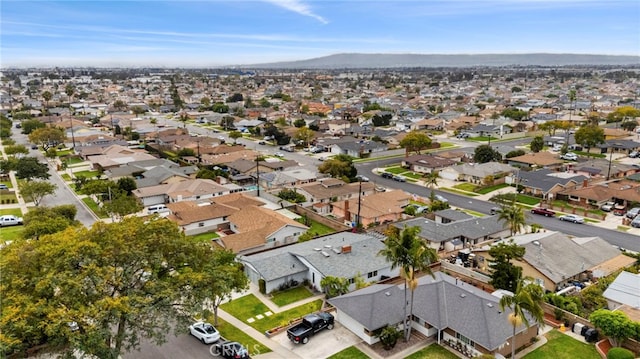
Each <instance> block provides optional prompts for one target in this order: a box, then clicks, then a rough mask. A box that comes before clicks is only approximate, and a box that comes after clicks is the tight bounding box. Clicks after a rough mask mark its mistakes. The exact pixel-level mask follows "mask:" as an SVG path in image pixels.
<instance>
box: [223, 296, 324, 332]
mask: <svg viewBox="0 0 640 359" xmlns="http://www.w3.org/2000/svg"><path fill="white" fill-rule="evenodd" d="M321 306H322V299H318V300H316V301H313V302H311V303H307V304H302V305H299V306H297V307H295V308H292V309H289V310H287V311H284V312H280V313H276V314H273V315H271V316H269V317H267V316H265V317H264V318H262V319H258V320H256V321H254V322H253V323H247V319H249V318H252V317H255V316H256V315H258V314H263V315H264V313H265V312H267V311H269V308H268V307H267V306H266V305H264V303H262V302H261V301H260V300H259V299H258V298H256V297H255V296H254V295H253V294H249V295H245V296H244V297H240V298H238V299H234V300H232V301H230V302H228V303H225V304H223V305H221V306H220V308H222V310H224V311H226V312H227V313H229V314H231V315H233V316H234V317H236V318H238V319H239V320H241V321H243V322H245V323H247V324H248V325H249V326H251V327H252V328H254V329H256V330H258V331H260V332H266V331H267V330H269V329H272V328H275V327H278V326H284V325H287V324H288V323H289V322H290V321H292V320H295V319H298V318H301V317H303V316H305V315H307V314H309V313H313V312H317V311H318V310H320V308H321Z"/></svg>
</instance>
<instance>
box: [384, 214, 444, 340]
mask: <svg viewBox="0 0 640 359" xmlns="http://www.w3.org/2000/svg"><path fill="white" fill-rule="evenodd" d="M418 233H420V228H419V227H405V228H403V229H402V231H400V229H398V228H397V227H391V228H390V229H389V230H388V231H387V232H386V235H387V239H386V240H385V248H384V249H382V250H381V251H380V253H379V254H378V255H381V256H384V257H385V258H386V259H387V261H389V262H390V263H391V269H395V268H400V276H401V277H402V278H403V279H404V297H405V298H404V313H405V315H404V320H403V322H404V330H405V340H407V341H408V340H409V338H410V336H411V326H410V323H409V320H410V318H411V317H412V315H413V293H414V290H415V289H416V287H417V285H418V282H417V276H416V274H417V272H419V271H424V272H426V273H428V274H431V269H430V264H432V263H434V262H436V261H437V259H438V256H437V254H436V252H435V250H434V249H433V248H430V247H428V246H427V245H426V244H425V243H424V241H422V240H421V239H420V238H419V237H418ZM407 288H409V289H410V290H411V304H410V312H409V313H408V315H407V304H408V302H407Z"/></svg>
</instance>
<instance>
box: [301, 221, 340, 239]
mask: <svg viewBox="0 0 640 359" xmlns="http://www.w3.org/2000/svg"><path fill="white" fill-rule="evenodd" d="M297 221H298V222H300V223H304V219H303V218H302V217H300V218H299V219H298V220H297ZM309 222H310V223H311V225H310V226H309V229H308V231H309V232H311V233H313V236H314V237H316V236H323V235H325V234H331V233H335V232H336V231H335V229H333V228H331V227H328V226H325V225H324V224H322V223H320V222H316V221H314V220H313V219H309Z"/></svg>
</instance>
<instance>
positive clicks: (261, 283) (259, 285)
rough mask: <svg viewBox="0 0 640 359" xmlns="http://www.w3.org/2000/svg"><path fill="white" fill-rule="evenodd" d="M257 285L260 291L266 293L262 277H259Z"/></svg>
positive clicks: (265, 283)
mask: <svg viewBox="0 0 640 359" xmlns="http://www.w3.org/2000/svg"><path fill="white" fill-rule="evenodd" d="M258 287H260V293H262V294H267V282H265V281H264V279H262V278H260V280H259V281H258Z"/></svg>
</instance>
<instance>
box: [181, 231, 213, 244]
mask: <svg viewBox="0 0 640 359" xmlns="http://www.w3.org/2000/svg"><path fill="white" fill-rule="evenodd" d="M218 237H220V236H219V235H218V233H215V232H207V233H200V234H196V235H193V236H187V238H191V239H193V240H195V241H196V242H210V241H211V240H212V239H214V238H218Z"/></svg>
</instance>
